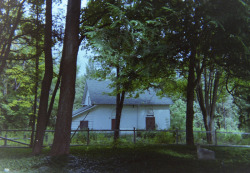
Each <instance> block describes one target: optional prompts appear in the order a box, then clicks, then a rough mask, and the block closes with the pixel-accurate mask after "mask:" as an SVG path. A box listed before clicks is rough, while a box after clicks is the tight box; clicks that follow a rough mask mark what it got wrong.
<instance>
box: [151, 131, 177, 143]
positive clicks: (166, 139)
mask: <svg viewBox="0 0 250 173" xmlns="http://www.w3.org/2000/svg"><path fill="white" fill-rule="evenodd" d="M155 142H156V143H160V144H173V143H175V137H174V135H173V134H171V133H169V132H159V133H157V135H156V137H155Z"/></svg>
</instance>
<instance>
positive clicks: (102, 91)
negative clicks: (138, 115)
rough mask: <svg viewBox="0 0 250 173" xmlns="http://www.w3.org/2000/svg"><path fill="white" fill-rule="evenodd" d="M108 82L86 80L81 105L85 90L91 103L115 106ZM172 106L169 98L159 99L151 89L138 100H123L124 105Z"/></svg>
mask: <svg viewBox="0 0 250 173" xmlns="http://www.w3.org/2000/svg"><path fill="white" fill-rule="evenodd" d="M110 84H111V82H110V81H97V80H87V81H86V86H85V89H84V97H83V103H84V99H85V96H86V92H87V90H88V91H89V96H90V100H91V103H92V104H93V105H99V104H116V96H110V95H109V94H108V93H112V91H113V89H112V88H110V87H109V85H110ZM169 104H173V102H172V100H171V99H170V98H169V97H159V96H157V95H156V92H155V91H154V90H153V89H149V90H146V91H144V93H142V94H140V95H139V97H138V98H127V97H126V98H125V100H124V105H169Z"/></svg>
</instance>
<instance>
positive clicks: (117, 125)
mask: <svg viewBox="0 0 250 173" xmlns="http://www.w3.org/2000/svg"><path fill="white" fill-rule="evenodd" d="M124 98H125V91H122V93H118V94H117V95H116V116H115V133H114V141H117V140H118V139H119V134H120V132H119V130H120V122H121V115H122V109H123V103H124Z"/></svg>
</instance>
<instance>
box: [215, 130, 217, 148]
mask: <svg viewBox="0 0 250 173" xmlns="http://www.w3.org/2000/svg"><path fill="white" fill-rule="evenodd" d="M214 138H215V139H214V140H215V141H214V142H215V145H217V131H216V129H215V131H214Z"/></svg>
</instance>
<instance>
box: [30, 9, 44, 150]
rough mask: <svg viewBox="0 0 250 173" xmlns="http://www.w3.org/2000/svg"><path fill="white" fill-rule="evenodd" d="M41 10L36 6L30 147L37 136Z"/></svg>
mask: <svg viewBox="0 0 250 173" xmlns="http://www.w3.org/2000/svg"><path fill="white" fill-rule="evenodd" d="M38 18H39V10H38V6H37V5H36V32H37V34H36V68H35V70H36V72H35V88H34V95H35V98H34V104H33V115H32V116H31V129H32V132H31V136H30V147H33V145H34V134H35V128H36V127H35V126H36V114H37V97H38V80H39V57H40V55H41V53H40V51H39V41H40V38H39V30H40V28H39V22H38V20H39V19H38Z"/></svg>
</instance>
